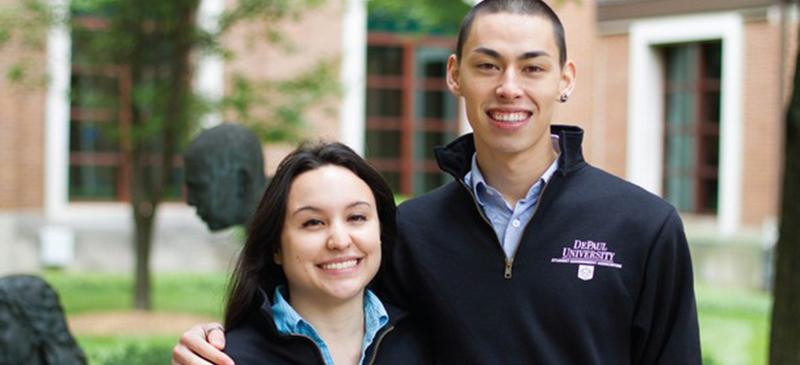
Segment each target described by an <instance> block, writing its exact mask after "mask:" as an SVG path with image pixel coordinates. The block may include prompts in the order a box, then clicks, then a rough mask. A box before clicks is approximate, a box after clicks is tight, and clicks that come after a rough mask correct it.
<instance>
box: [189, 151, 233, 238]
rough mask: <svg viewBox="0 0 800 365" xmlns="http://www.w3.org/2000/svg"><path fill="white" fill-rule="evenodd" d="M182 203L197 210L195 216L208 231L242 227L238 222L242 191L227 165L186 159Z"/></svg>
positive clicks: (229, 166)
mask: <svg viewBox="0 0 800 365" xmlns="http://www.w3.org/2000/svg"><path fill="white" fill-rule="evenodd" d="M185 163H186V203H187V204H189V205H191V206H193V207H195V208H196V209H197V215H198V216H200V218H201V219H202V220H203V221H204V222H206V224H207V225H208V228H209V229H210V230H212V231H217V230H220V229H224V228H227V227H230V226H231V225H234V224H238V223H242V222H239V221H238V217H239V215H240V210H241V209H242V207H241V205H242V201H241V198H240V196H241V194H239V192H240V191H241V189H243V187H241V186H239V185H240V184H241V182H240V181H238V179H237V173H238V172H239V171H237V169H235V168H232V167H233V166H231V165H230V164H223V163H212V162H211V161H195V160H189V159H187V160H186V161H185Z"/></svg>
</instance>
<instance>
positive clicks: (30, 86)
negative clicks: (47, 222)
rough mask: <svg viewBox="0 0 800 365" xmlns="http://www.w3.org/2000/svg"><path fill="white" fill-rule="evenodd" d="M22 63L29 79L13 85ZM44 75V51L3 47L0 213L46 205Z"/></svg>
mask: <svg viewBox="0 0 800 365" xmlns="http://www.w3.org/2000/svg"><path fill="white" fill-rule="evenodd" d="M6 3H10V2H9V1H5V0H3V1H0V7H2V6H4V5H5V4H6ZM20 61H22V62H24V64H25V66H26V68H25V70H26V75H27V76H28V77H26V78H24V79H22V80H20V81H17V82H12V81H10V80H9V79H8V78H7V73H8V71H9V70H10V69H11V68H12V67H13V66H14V65H15V64H17V63H19V62H20ZM44 72H45V57H44V51H43V50H38V51H36V50H31V49H30V48H26V47H23V46H21V45H19V44H18V43H17V42H13V41H12V42H10V43H8V44H6V45H5V46H4V47H3V48H0V166H2V168H0V210H1V209H14V208H41V207H42V206H43V201H44V147H45V145H44V131H45V130H44V123H45V121H44V116H45V113H44V110H45V94H46V92H47V89H46V85H45V82H44V80H45V74H44Z"/></svg>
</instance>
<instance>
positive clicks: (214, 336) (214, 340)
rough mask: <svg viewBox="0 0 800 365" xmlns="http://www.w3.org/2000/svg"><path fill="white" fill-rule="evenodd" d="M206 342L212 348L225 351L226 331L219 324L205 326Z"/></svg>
mask: <svg viewBox="0 0 800 365" xmlns="http://www.w3.org/2000/svg"><path fill="white" fill-rule="evenodd" d="M203 331H204V332H205V335H206V340H207V341H208V343H210V344H211V345H212V346H214V347H216V348H218V349H220V350H223V349H225V330H224V329H223V327H222V325H221V324H219V323H207V324H204V325H203Z"/></svg>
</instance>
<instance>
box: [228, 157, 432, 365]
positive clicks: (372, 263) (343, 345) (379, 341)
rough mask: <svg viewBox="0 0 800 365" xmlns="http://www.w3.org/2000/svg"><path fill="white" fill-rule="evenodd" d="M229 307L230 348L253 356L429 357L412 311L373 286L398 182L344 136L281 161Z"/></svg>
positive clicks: (339, 362)
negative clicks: (386, 179)
mask: <svg viewBox="0 0 800 365" xmlns="http://www.w3.org/2000/svg"><path fill="white" fill-rule="evenodd" d="M247 233H248V235H247V236H248V238H247V241H246V243H245V245H244V248H243V249H242V252H241V254H240V257H239V261H238V263H237V265H236V269H235V271H234V274H233V277H232V280H231V285H230V292H229V294H228V302H227V307H226V310H225V327H226V328H227V330H228V332H227V334H226V343H227V345H226V347H225V352H226V353H227V354H228V356H230V357H231V358H232V359H233V360H234V361H235V362H236V364H237V365H247V364H270V365H271V364H325V365H333V364H335V365H356V364H425V363H428V362H430V360H429V359H430V356H429V354H428V350H427V349H426V347H425V344H424V343H423V341H422V340H421V339H420V336H418V335H417V333H415V329H414V326H413V325H412V323H411V322H409V321H408V320H407V318H406V315H405V313H404V312H402V311H400V310H398V309H396V308H394V307H391V306H389V305H387V304H385V303H382V302H381V301H380V299H378V298H377V297H376V296H375V294H373V293H372V292H371V291H370V290H369V289H367V288H366V287H367V285H368V284H369V283H370V281H372V279H373V278H374V277H375V274H376V273H377V272H378V268H379V266H380V262H381V242H382V241H385V240H389V239H392V237H393V236H394V234H395V205H394V198H393V195H392V192H391V190H390V189H389V187H388V186H387V184H386V183H385V182H384V181H383V179H382V178H381V176H380V175H379V174H378V173H377V172H376V171H375V170H373V169H372V168H371V167H370V166H369V165H368V164H367V163H366V162H365V161H364V160H363V159H362V158H361V157H359V156H358V155H357V154H356V153H355V152H353V151H352V150H351V149H350V148H348V147H347V146H345V145H343V144H340V143H328V144H317V145H303V146H301V147H299V148H298V149H297V150H295V151H294V152H292V153H291V154H290V155H289V156H287V157H286V158H285V159H284V160H283V161H282V162H281V164H280V165H279V166H278V170H277V172H276V173H275V176H274V177H273V179H272V181H271V182H270V184H269V186H268V187H267V190H266V192H265V193H264V196H263V197H262V199H261V202H260V203H259V206H258V209H257V210H256V213H255V216H254V218H253V221H252V222H251V224H250V226H249V227H248V232H247Z"/></svg>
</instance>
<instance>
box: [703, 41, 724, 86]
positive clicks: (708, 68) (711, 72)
mask: <svg viewBox="0 0 800 365" xmlns="http://www.w3.org/2000/svg"><path fill="white" fill-rule="evenodd" d="M701 48H702V51H701V52H702V53H703V77H704V78H707V79H717V80H719V78H720V77H721V76H722V42H720V41H715V42H708V43H704V44H703V45H702V46H701Z"/></svg>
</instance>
